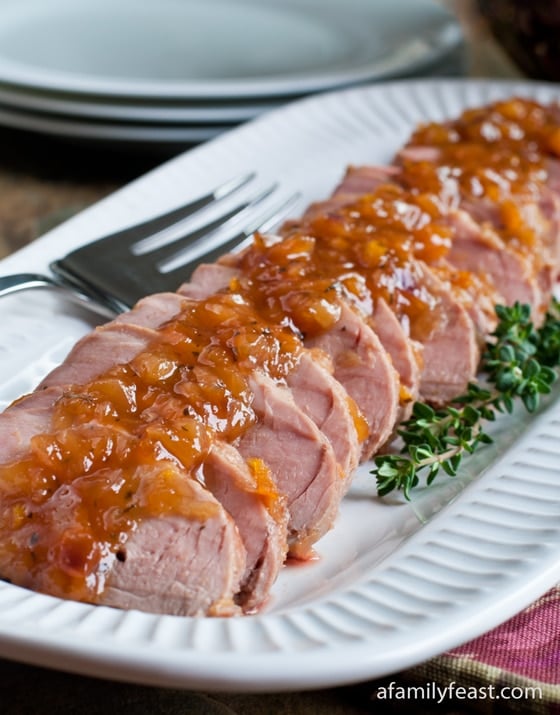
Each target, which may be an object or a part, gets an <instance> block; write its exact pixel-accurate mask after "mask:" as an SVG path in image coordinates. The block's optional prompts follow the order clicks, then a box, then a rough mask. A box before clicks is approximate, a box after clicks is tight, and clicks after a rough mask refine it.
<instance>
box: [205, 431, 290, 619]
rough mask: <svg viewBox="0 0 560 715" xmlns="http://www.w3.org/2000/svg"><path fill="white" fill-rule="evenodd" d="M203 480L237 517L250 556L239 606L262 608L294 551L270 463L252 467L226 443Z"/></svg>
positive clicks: (217, 449)
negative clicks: (290, 546) (288, 554)
mask: <svg viewBox="0 0 560 715" xmlns="http://www.w3.org/2000/svg"><path fill="white" fill-rule="evenodd" d="M199 478H200V480H201V481H202V483H203V484H204V485H205V486H206V488H207V489H208V490H209V491H210V492H211V493H212V494H213V495H214V496H215V497H216V498H217V499H218V501H219V502H220V504H222V505H223V506H224V507H225V508H226V510H227V511H228V513H229V514H230V515H231V516H232V517H233V519H234V521H235V523H236V525H237V528H238V531H239V534H240V536H241V539H242V540H243V545H244V546H245V550H246V552H247V559H246V567H245V572H244V574H243V577H242V578H241V584H240V589H239V591H238V593H237V594H236V597H235V599H236V602H237V603H239V604H240V605H241V606H242V607H243V611H244V612H246V613H247V612H251V611H255V610H258V609H260V608H262V606H263V605H264V604H265V603H266V601H267V599H268V598H269V596H270V589H271V588H272V585H273V584H274V582H275V581H276V578H277V576H278V573H279V571H280V569H281V568H282V565H283V563H284V561H285V559H286V555H287V552H288V544H287V526H288V518H289V513H288V509H287V503H286V497H285V496H284V495H283V494H280V493H279V492H278V490H277V487H276V484H275V483H274V480H273V479H272V476H271V474H270V470H269V468H268V467H267V466H266V465H264V463H262V462H259V463H257V464H254V465H253V468H252V469H251V468H249V466H248V465H247V462H246V460H244V459H243V458H242V457H241V455H240V453H239V452H238V450H237V449H235V448H234V447H232V446H231V445H229V444H226V443H225V442H217V443H215V444H214V445H213V446H212V449H211V451H210V454H209V456H208V458H207V459H206V460H205V461H204V463H203V464H202V466H201V468H200V475H199Z"/></svg>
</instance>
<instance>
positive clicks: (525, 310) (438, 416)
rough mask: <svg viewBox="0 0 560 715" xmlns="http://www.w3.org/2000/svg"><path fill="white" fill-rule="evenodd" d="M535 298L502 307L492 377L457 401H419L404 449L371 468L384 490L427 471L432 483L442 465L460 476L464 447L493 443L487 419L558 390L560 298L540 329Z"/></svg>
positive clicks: (486, 358)
mask: <svg viewBox="0 0 560 715" xmlns="http://www.w3.org/2000/svg"><path fill="white" fill-rule="evenodd" d="M530 314H531V311H530V307H529V306H528V305H520V304H519V303H516V304H515V305H513V306H510V307H505V306H497V307H496V315H497V317H498V325H497V327H496V329H495V331H494V332H493V333H492V335H491V336H490V339H489V341H488V343H487V345H486V349H485V351H484V354H483V356H482V363H481V368H482V371H483V372H484V373H486V380H485V382H486V384H485V385H484V386H483V385H480V384H478V383H470V384H469V386H468V389H467V391H466V392H465V394H463V395H460V396H458V397H457V398H456V399H455V400H453V402H452V404H450V405H449V406H447V407H443V408H441V409H436V408H434V407H431V406H430V405H427V404H425V403H422V402H416V403H415V404H414V407H413V409H412V416H411V417H410V419H408V420H406V421H405V422H403V423H402V424H401V426H400V429H399V430H398V434H399V436H400V438H401V440H402V443H403V447H402V449H401V451H400V453H398V454H383V455H379V456H378V457H377V458H376V459H375V468H374V469H373V470H372V474H373V475H374V476H375V477H376V479H377V492H378V494H379V495H380V496H385V495H387V494H389V493H390V492H392V491H394V490H402V492H403V494H404V496H405V497H406V498H407V499H410V490H411V489H412V488H413V487H415V486H417V485H418V484H419V482H420V475H422V476H423V477H425V482H426V484H427V485H430V484H431V483H432V482H433V480H434V479H435V477H436V476H437V474H438V473H439V472H440V470H442V471H443V472H445V473H446V474H448V475H449V476H455V474H456V473H457V469H458V468H459V465H460V463H461V460H462V457H463V456H464V455H465V454H471V453H472V452H474V451H475V449H476V448H477V447H478V446H479V445H481V444H489V443H490V442H492V439H491V437H490V436H489V435H488V434H487V433H486V432H485V431H484V430H483V428H482V423H483V422H484V421H487V422H490V421H493V420H495V419H496V415H497V414H498V413H500V412H512V410H513V408H514V404H515V402H516V401H517V400H521V402H522V403H523V405H524V406H525V409H526V410H527V411H528V412H534V411H535V410H536V409H537V408H538V406H539V398H540V396H541V395H544V394H548V393H549V392H550V391H551V387H552V384H553V383H554V381H555V380H556V378H557V373H556V371H555V369H554V368H556V367H557V366H558V365H559V364H560V303H559V302H558V301H556V300H553V302H552V304H551V307H550V310H549V311H548V313H547V315H546V318H545V321H544V323H543V325H542V326H541V327H540V328H539V329H538V330H536V329H535V327H534V326H533V324H532V322H531V315H530Z"/></svg>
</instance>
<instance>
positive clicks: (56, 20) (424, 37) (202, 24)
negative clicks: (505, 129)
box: [0, 0, 462, 98]
mask: <svg viewBox="0 0 560 715" xmlns="http://www.w3.org/2000/svg"><path fill="white" fill-rule="evenodd" d="M461 38H462V35H461V30H460V27H459V24H458V22H457V21H456V19H455V18H454V17H453V16H452V14H451V13H450V12H449V11H447V10H446V9H444V8H442V7H441V6H440V5H438V4H437V3H436V2H435V0H391V2H385V0H344V2H340V0H282V1H280V0H159V2H157V3H156V2H152V0H119V2H114V0H51V1H50V2H48V3H45V2H43V1H42V0H0V82H4V83H9V84H12V85H14V86H20V87H31V88H35V89H38V88H40V89H43V90H53V91H67V92H71V93H76V94H101V95H105V96H111V95H112V96H133V97H143V98H148V97H150V98H164V97H165V98H204V97H205V98H210V97H213V98H215V97H221V98H223V97H240V96H246V97H250V96H251V97H255V96H262V97H264V96H272V95H278V94H282V95H285V94H290V93H291V94H295V93H304V92H311V91H317V90H320V89H329V88H333V87H337V86H341V85H344V84H348V83H354V82H362V81H366V80H374V79H381V78H384V77H388V76H397V75H402V74H405V73H411V72H417V71H418V68H419V67H421V66H423V65H426V64H430V63H433V62H434V61H436V60H437V59H438V58H439V57H441V56H442V55H445V54H447V53H449V51H450V50H451V49H453V48H455V47H457V46H458V44H459V43H460V42H461Z"/></svg>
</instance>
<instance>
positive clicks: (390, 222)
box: [239, 184, 472, 340]
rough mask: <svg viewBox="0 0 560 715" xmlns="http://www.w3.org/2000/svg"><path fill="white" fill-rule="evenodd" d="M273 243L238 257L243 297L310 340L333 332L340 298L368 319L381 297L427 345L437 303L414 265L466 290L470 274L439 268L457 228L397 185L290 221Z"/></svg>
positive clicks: (426, 199) (262, 242) (434, 205)
mask: <svg viewBox="0 0 560 715" xmlns="http://www.w3.org/2000/svg"><path fill="white" fill-rule="evenodd" d="M283 234H284V237H283V239H282V240H281V241H278V242H276V243H272V244H270V243H267V241H266V239H264V238H263V237H260V236H257V238H256V240H255V242H254V244H253V245H252V246H251V247H250V248H249V249H248V250H246V251H245V252H244V254H243V255H242V256H241V258H240V263H239V268H240V269H241V273H242V277H241V279H240V281H241V285H242V290H243V291H245V293H246V294H247V295H248V296H249V297H250V300H251V301H252V302H253V303H254V304H255V305H257V306H258V307H259V309H260V311H261V312H262V313H263V314H264V315H266V316H267V317H268V318H270V319H271V320H278V319H280V317H281V316H287V317H288V318H289V320H291V321H292V322H293V323H294V324H295V326H297V328H298V329H299V330H301V331H302V332H303V333H304V334H305V335H311V336H312V335H316V334H318V333H321V332H323V331H324V330H326V329H328V328H330V327H331V326H332V325H334V324H335V323H336V322H337V320H338V318H339V312H340V308H339V306H340V301H341V299H342V297H346V298H350V300H351V301H353V302H354V303H355V304H356V305H357V306H361V307H362V308H363V309H364V310H365V312H366V313H368V312H372V311H373V305H374V302H375V301H376V300H377V299H378V298H383V299H385V301H386V302H387V303H388V304H389V305H390V306H391V308H392V309H393V310H394V312H395V313H396V315H397V316H398V317H399V319H400V320H401V322H402V323H403V325H404V326H405V328H406V329H407V330H408V332H409V333H410V335H411V336H412V337H413V338H416V339H418V340H424V339H426V338H427V337H428V336H429V334H430V331H431V330H432V326H433V324H434V312H435V311H437V310H438V303H439V298H438V296H437V295H436V294H434V293H433V292H431V291H430V290H429V289H428V288H427V287H426V285H425V281H424V279H423V276H422V273H421V271H422V268H421V267H420V266H419V264H418V261H417V260H416V259H421V260H423V261H424V262H426V263H429V264H438V263H439V264H440V272H441V277H442V278H445V279H446V280H448V281H450V282H452V283H455V284H456V285H457V288H458V290H460V291H464V290H466V289H468V288H469V286H470V283H471V282H472V277H471V274H469V273H467V272H464V271H463V272H460V271H455V270H450V269H449V268H448V267H447V266H446V264H444V263H443V262H442V259H444V258H445V256H446V254H447V252H448V250H449V246H450V242H451V240H452V235H453V233H452V228H450V227H449V226H448V225H446V222H445V220H443V214H442V208H441V206H440V205H439V203H438V202H437V201H434V199H432V197H430V196H429V195H428V194H419V195H412V194H411V192H409V191H406V190H405V189H402V188H400V187H398V186H396V185H391V184H387V185H382V186H380V187H379V188H378V189H376V190H375V191H374V192H373V193H371V194H368V195H365V196H363V197H360V198H358V199H356V200H354V201H352V202H351V203H348V204H347V205H343V206H333V207H331V208H327V209H326V210H325V211H320V212H318V213H317V214H314V215H311V216H309V217H307V218H304V219H302V220H301V221H300V222H292V223H290V224H289V225H287V227H286V228H285V229H284V231H283Z"/></svg>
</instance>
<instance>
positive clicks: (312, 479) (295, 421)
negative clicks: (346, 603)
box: [235, 372, 346, 559]
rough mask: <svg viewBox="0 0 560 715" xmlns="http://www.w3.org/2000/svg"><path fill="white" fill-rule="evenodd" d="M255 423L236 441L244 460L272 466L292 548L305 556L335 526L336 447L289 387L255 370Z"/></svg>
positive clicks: (338, 494)
mask: <svg viewBox="0 0 560 715" xmlns="http://www.w3.org/2000/svg"><path fill="white" fill-rule="evenodd" d="M250 387H251V391H252V393H253V402H252V407H253V409H254V410H255V412H256V414H257V415H258V418H259V419H258V422H257V424H256V425H255V426H254V427H253V428H252V429H250V430H248V431H247V432H246V433H245V434H243V435H242V436H241V438H240V439H239V440H238V441H237V442H236V444H235V446H236V447H237V449H238V450H239V452H240V454H241V455H242V456H243V457H244V458H245V459H246V460H253V459H259V460H261V461H262V462H263V463H264V464H265V465H266V466H267V467H268V468H269V469H270V473H271V477H272V479H273V480H274V483H275V485H276V488H277V490H278V492H279V493H281V494H284V495H285V496H286V500H287V506H288V511H289V520H288V548H289V554H290V555H291V556H293V557H295V558H298V559H307V558H309V557H310V556H311V555H312V554H313V546H314V544H315V543H316V542H317V541H318V539H320V538H321V536H323V535H324V534H326V533H327V531H328V530H329V529H330V528H331V527H332V525H333V523H334V520H335V518H336V516H337V514H338V509H339V506H340V501H341V499H342V496H343V494H344V488H345V484H346V478H345V475H343V474H342V473H341V471H340V469H339V466H338V464H337V460H336V456H335V453H334V450H333V448H332V446H331V444H330V442H329V441H328V440H327V438H326V437H325V436H324V435H323V433H322V432H321V431H320V430H319V428H318V427H317V426H316V425H315V423H314V422H313V421H312V420H311V419H310V418H309V417H307V415H305V414H304V413H303V411H302V410H300V409H299V408H298V407H297V405H296V404H295V402H294V399H293V396H292V394H291V392H290V390H289V389H287V388H282V387H281V386H279V385H278V384H277V383H275V382H274V381H273V380H271V379H270V378H268V377H266V376H265V375H263V374H261V373H258V372H255V373H254V374H253V375H252V376H251V378H250Z"/></svg>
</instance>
